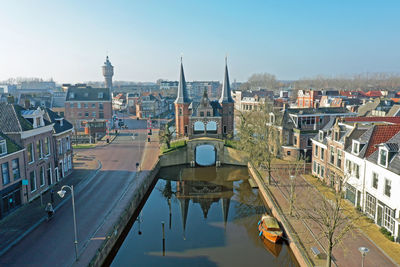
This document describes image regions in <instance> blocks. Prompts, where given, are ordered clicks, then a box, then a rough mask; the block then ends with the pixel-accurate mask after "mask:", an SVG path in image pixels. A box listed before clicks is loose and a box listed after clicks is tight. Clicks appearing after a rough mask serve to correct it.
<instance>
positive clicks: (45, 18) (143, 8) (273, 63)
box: [0, 1, 400, 83]
mask: <svg viewBox="0 0 400 267" xmlns="http://www.w3.org/2000/svg"><path fill="white" fill-rule="evenodd" d="M22 2H23V3H21V2H19V3H13V2H6V3H4V4H3V8H2V10H3V12H4V14H2V18H3V25H5V27H1V29H0V34H1V35H2V36H5V37H7V38H6V40H7V41H6V42H2V43H1V44H0V50H1V51H3V52H4V53H3V55H2V62H3V64H1V65H0V80H7V79H8V78H10V77H41V78H44V79H49V78H53V79H54V80H56V81H59V82H60V83H75V82H85V81H100V80H102V76H101V72H100V71H101V70H100V68H101V65H102V64H103V62H104V60H105V57H106V55H108V56H109V57H110V60H111V62H112V63H113V65H114V66H115V77H114V80H116V81H156V80H157V79H159V78H162V79H167V80H177V78H178V77H177V75H176V70H177V69H178V67H179V58H180V56H181V54H183V60H184V65H185V69H186V70H187V71H186V72H187V80H220V79H221V77H222V75H223V66H224V57H225V55H228V64H229V68H230V72H231V75H232V81H233V80H235V79H236V80H237V81H245V80H247V78H248V77H249V76H251V75H252V74H253V73H260V72H267V73H271V74H274V75H276V77H277V78H278V79H280V80H297V79H301V78H304V77H314V76H317V75H325V76H337V75H344V74H354V73H367V72H371V73H374V72H389V73H399V72H400V67H399V65H398V61H399V57H400V56H399V53H398V51H397V48H396V44H397V43H399V41H400V37H399V36H397V35H394V34H393V32H396V29H397V28H398V26H399V22H398V21H397V20H396V19H395V18H396V14H395V13H396V10H398V8H397V7H400V6H399V3H396V2H395V1H389V2H387V3H386V5H381V4H378V3H374V2H373V1H363V2H359V1H352V2H351V3H346V5H343V4H340V3H329V4H328V3H319V2H316V1H308V2H307V3H305V4H299V3H296V2H294V1H285V2H280V3H269V2H266V3H264V2H261V1H260V2H258V1H255V2H253V3H252V4H251V5H249V4H242V3H240V4H239V3H230V2H226V1H221V2H218V3H209V4H206V3H201V4H200V3H191V2H189V3H187V2H183V1H176V2H173V3H163V2H158V1H154V2H150V3H146V4H144V3H141V2H139V1H134V2H129V3H125V2H123V1H116V2H113V5H107V2H104V1H99V2H96V3H94V2H85V3H81V2H74V1H73V2H69V1H68V3H67V2H57V3H51V4H49V3H48V2H47V1H36V2H35V3H30V2H29V1H22ZM72 18H73V19H72ZM372 36H375V38H371V37H372Z"/></svg>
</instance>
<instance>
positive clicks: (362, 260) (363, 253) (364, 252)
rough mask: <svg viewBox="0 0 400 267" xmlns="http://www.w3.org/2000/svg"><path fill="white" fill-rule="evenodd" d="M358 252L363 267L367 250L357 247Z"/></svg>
mask: <svg viewBox="0 0 400 267" xmlns="http://www.w3.org/2000/svg"><path fill="white" fill-rule="evenodd" d="M358 250H359V251H360V252H361V267H364V258H365V256H366V255H367V253H368V251H369V249H368V248H366V247H359V248H358Z"/></svg>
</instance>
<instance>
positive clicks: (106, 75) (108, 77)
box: [101, 56, 114, 90]
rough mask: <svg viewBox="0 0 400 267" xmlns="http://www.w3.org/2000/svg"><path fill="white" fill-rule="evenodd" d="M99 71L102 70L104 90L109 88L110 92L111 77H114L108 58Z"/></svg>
mask: <svg viewBox="0 0 400 267" xmlns="http://www.w3.org/2000/svg"><path fill="white" fill-rule="evenodd" d="M101 69H102V70H103V76H104V79H105V85H106V88H110V90H112V77H113V75H114V67H113V65H111V62H110V60H109V59H108V56H107V57H106V62H104V65H103V66H102V67H101Z"/></svg>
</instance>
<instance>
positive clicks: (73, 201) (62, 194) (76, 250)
mask: <svg viewBox="0 0 400 267" xmlns="http://www.w3.org/2000/svg"><path fill="white" fill-rule="evenodd" d="M64 188H68V189H69V190H71V197H72V213H73V216H74V236H75V241H74V244H75V259H76V260H78V237H77V233H76V215H75V197H74V186H73V185H71V186H68V185H63V186H62V187H61V190H60V191H58V192H57V194H58V195H59V196H60V197H61V198H63V197H64V196H65V193H66V191H65V190H64Z"/></svg>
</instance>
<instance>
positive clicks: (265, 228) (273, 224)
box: [258, 214, 283, 243]
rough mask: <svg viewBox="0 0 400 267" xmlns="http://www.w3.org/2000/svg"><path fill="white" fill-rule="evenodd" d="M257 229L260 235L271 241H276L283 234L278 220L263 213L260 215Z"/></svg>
mask: <svg viewBox="0 0 400 267" xmlns="http://www.w3.org/2000/svg"><path fill="white" fill-rule="evenodd" d="M258 230H259V231H260V234H259V235H260V236H263V237H264V238H266V239H268V240H269V241H271V242H273V243H276V242H278V241H279V240H280V239H281V238H282V236H283V232H282V230H281V228H280V227H279V224H278V221H277V220H276V219H275V218H274V217H272V216H270V215H268V214H264V215H263V216H262V217H261V220H260V221H259V222H258Z"/></svg>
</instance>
